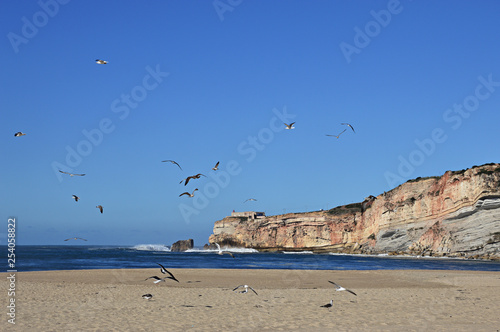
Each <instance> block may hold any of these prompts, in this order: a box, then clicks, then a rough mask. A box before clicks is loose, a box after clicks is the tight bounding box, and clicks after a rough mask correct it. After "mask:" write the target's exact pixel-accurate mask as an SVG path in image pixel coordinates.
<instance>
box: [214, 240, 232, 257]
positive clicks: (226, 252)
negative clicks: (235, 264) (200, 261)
mask: <svg viewBox="0 0 500 332" xmlns="http://www.w3.org/2000/svg"><path fill="white" fill-rule="evenodd" d="M215 245H216V246H217V250H219V252H218V254H219V255H223V254H228V255H229V256H231V257H233V258H234V255H233V254H232V253H230V252H229V251H222V250H221V248H220V245H219V244H218V243H217V242H215Z"/></svg>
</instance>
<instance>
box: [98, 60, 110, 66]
mask: <svg viewBox="0 0 500 332" xmlns="http://www.w3.org/2000/svg"><path fill="white" fill-rule="evenodd" d="M95 63H97V64H98V65H105V64H107V63H108V62H107V61H106V60H100V59H97V60H95Z"/></svg>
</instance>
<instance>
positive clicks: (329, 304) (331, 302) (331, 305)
mask: <svg viewBox="0 0 500 332" xmlns="http://www.w3.org/2000/svg"><path fill="white" fill-rule="evenodd" d="M331 307H333V300H330V303H327V304H325V305H322V306H321V308H328V310H330V308H331Z"/></svg>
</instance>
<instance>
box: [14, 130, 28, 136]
mask: <svg viewBox="0 0 500 332" xmlns="http://www.w3.org/2000/svg"><path fill="white" fill-rule="evenodd" d="M24 135H26V134H25V133H23V132H20V131H18V132H17V133H15V134H14V136H15V137H21V136H24Z"/></svg>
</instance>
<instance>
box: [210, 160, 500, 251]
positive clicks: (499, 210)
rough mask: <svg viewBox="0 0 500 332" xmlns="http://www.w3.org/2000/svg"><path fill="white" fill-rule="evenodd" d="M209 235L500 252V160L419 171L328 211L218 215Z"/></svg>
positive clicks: (328, 246)
mask: <svg viewBox="0 0 500 332" xmlns="http://www.w3.org/2000/svg"><path fill="white" fill-rule="evenodd" d="M209 242H210V243H214V242H218V243H220V244H224V245H231V246H240V247H251V248H255V249H259V250H287V251H293V250H297V251H300V250H312V251H315V252H342V253H367V254H378V253H390V254H410V255H431V256H450V257H469V258H484V259H500V164H487V165H483V166H474V167H473V168H471V169H467V170H462V171H454V172H453V171H447V172H446V173H445V174H444V175H443V176H440V177H430V178H417V179H415V180H410V181H408V182H406V183H404V184H402V185H400V186H399V187H397V188H395V189H393V190H391V191H389V192H385V193H383V194H380V195H378V196H377V197H374V196H369V197H367V198H366V199H365V200H364V201H363V202H361V203H355V204H350V205H344V206H339V207H336V208H333V209H331V210H328V211H316V212H308V213H289V214H284V215H277V216H269V217H266V218H262V219H255V220H253V219H249V218H245V217H226V218H224V219H222V220H219V221H216V222H215V225H214V230H213V234H212V235H211V236H210V238H209Z"/></svg>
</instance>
